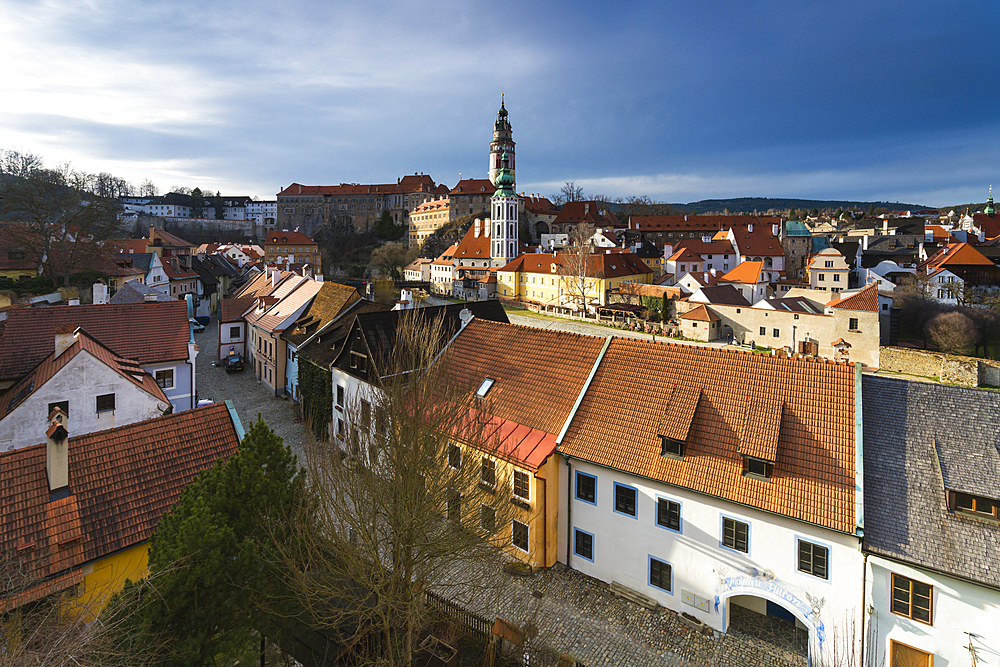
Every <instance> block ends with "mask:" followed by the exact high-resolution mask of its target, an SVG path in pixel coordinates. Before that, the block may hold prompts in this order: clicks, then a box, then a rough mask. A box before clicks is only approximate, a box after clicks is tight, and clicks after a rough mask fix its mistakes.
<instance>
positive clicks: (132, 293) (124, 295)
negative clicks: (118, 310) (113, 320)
mask: <svg viewBox="0 0 1000 667" xmlns="http://www.w3.org/2000/svg"><path fill="white" fill-rule="evenodd" d="M147 296H151V297H154V298H155V299H156V300H157V301H176V300H177V299H175V298H174V297H172V296H167V295H166V294H164V293H163V292H158V291H156V290H155V289H153V288H152V287H149V286H148V285H146V284H144V283H143V282H142V281H140V280H130V281H128V282H127V283H125V284H124V285H122V286H121V287H120V288H119V289H118V291H117V292H115V293H114V294H113V295H112V296H111V300H110V301H109V302H108V303H145V301H146V297H147Z"/></svg>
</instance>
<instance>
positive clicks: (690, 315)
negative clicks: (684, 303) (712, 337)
mask: <svg viewBox="0 0 1000 667" xmlns="http://www.w3.org/2000/svg"><path fill="white" fill-rule="evenodd" d="M681 319H682V320H695V321H697V322H718V321H719V320H720V319H721V318H720V317H719V316H718V315H716V314H715V313H713V312H712V311H710V310H709V309H708V308H707V307H705V306H704V305H701V306H698V307H697V308H692V309H691V310H689V311H687V312H686V313H684V314H683V315H681Z"/></svg>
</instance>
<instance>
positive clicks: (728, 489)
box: [559, 338, 857, 534]
mask: <svg viewBox="0 0 1000 667" xmlns="http://www.w3.org/2000/svg"><path fill="white" fill-rule="evenodd" d="M636 359H641V360H642V363H641V364H637V363H636ZM637 387H641V388H642V391H637V390H636V388H637ZM677 387H685V388H687V389H689V390H691V391H700V392H701V401H700V403H699V405H705V406H706V408H705V409H701V408H699V409H698V410H696V411H695V413H694V420H693V423H692V424H691V427H690V432H689V434H688V437H687V441H686V444H685V447H684V456H683V459H681V460H678V459H674V458H670V457H666V456H662V455H661V452H662V447H661V442H660V437H659V434H658V433H657V430H658V426H659V424H660V419H661V415H662V414H663V411H664V409H665V406H667V405H668V404H669V402H670V400H671V399H670V397H671V395H672V394H673V392H674V391H675V388H677ZM756 400H774V401H781V402H783V403H784V407H783V412H782V415H783V416H782V420H781V426H780V427H779V430H778V431H777V433H778V438H777V450H776V461H775V465H774V470H773V474H772V477H771V479H770V480H767V481H765V480H759V479H754V478H753V477H750V476H746V475H744V474H743V461H742V458H741V454H740V439H739V432H740V428H741V424H743V422H744V420H745V417H746V411H747V405H748V402H752V401H756ZM854 410H855V376H854V368H853V367H852V366H851V365H849V364H835V363H823V362H810V361H800V360H794V359H780V358H776V357H770V356H763V355H756V354H752V353H746V352H738V351H731V350H718V349H712V348H703V347H690V346H683V345H674V344H665V343H651V342H647V341H639V340H634V339H625V338H614V339H612V342H611V345H610V346H609V348H608V350H607V352H606V353H605V355H604V357H603V359H602V361H601V363H600V364H599V366H598V368H597V371H596V372H595V373H594V377H593V380H592V381H591V384H590V386H589V388H588V389H587V392H586V394H585V395H584V397H583V399H582V401H581V402H580V405H579V408H578V410H577V412H576V415H575V416H574V418H573V421H572V422H571V424H570V427H569V430H568V431H567V434H566V437H565V439H564V440H563V441H562V443H561V444H560V445H559V451H560V452H563V453H564V454H566V455H568V456H571V457H574V458H578V459H582V460H585V461H590V462H592V463H596V464H598V465H602V466H606V467H608V468H612V469H615V470H621V471H624V472H626V473H629V474H632V475H638V476H640V477H645V478H649V479H653V480H656V481H659V482H662V483H665V484H668V485H673V486H678V487H682V488H687V489H691V490H693V491H697V492H699V493H704V494H707V495H711V496H717V497H720V498H723V499H725V500H729V501H732V502H735V503H741V504H744V505H749V506H751V507H756V508H759V509H762V510H765V511H770V512H775V513H778V514H781V515H784V516H788V517H791V518H794V519H798V520H801V521H806V522H809V523H813V524H817V525H819V526H823V527H826V528H830V529H832V530H838V531H842V532H844V533H849V534H855V531H856V525H857V524H856V521H855V518H856V517H855V447H854V442H855V440H854ZM772 416H773V415H772ZM765 422H766V420H765ZM765 426H767V427H768V428H773V424H770V423H766V424H765ZM623 434H625V435H626V436H627V437H623Z"/></svg>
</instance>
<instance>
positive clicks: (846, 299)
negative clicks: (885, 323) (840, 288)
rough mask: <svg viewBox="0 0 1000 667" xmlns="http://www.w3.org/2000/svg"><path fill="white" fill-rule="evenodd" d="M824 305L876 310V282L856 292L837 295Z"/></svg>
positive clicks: (848, 308)
mask: <svg viewBox="0 0 1000 667" xmlns="http://www.w3.org/2000/svg"><path fill="white" fill-rule="evenodd" d="M826 305H828V306H830V307H831V308H846V309H847V310H868V311H875V312H877V311H878V283H872V284H871V285H869V286H868V287H866V288H864V289H863V290H861V291H860V292H857V293H856V294H852V295H850V296H843V297H838V298H836V299H834V300H833V301H830V302H829V303H827V304H826Z"/></svg>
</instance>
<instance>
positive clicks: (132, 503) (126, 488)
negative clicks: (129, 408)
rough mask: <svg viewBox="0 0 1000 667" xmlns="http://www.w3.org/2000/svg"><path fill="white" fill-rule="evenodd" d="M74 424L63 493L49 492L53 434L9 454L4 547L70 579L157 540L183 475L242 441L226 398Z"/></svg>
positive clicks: (1, 488) (39, 569)
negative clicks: (81, 431)
mask: <svg viewBox="0 0 1000 667" xmlns="http://www.w3.org/2000/svg"><path fill="white" fill-rule="evenodd" d="M72 427H73V423H72V420H71V421H70V423H69V430H70V436H69V490H70V493H71V495H69V496H68V497H66V498H63V499H61V500H51V499H50V495H49V486H48V478H47V476H46V472H45V451H46V445H45V444H44V443H42V444H39V445H33V446H31V447H25V448H23V449H18V450H14V451H12V452H9V453H4V454H0V553H11V552H15V551H18V552H20V554H21V556H22V557H23V558H25V559H26V561H27V562H30V563H31V564H33V565H34V569H33V571H32V572H31V575H32V576H33V577H34V578H38V579H41V578H44V577H58V578H59V580H60V581H62V583H63V584H64V585H67V586H68V585H71V584H72V583H73V582H74V581H77V580H78V579H79V577H78V576H77V574H75V573H76V572H79V569H78V568H80V567H81V566H82V565H83V564H85V563H88V562H93V561H95V560H98V559H100V558H103V557H106V556H109V555H111V554H113V553H115V552H118V551H121V550H122V549H127V548H130V547H133V546H136V545H138V544H141V543H143V542H145V541H146V540H148V539H149V537H150V535H151V534H152V532H153V528H154V527H155V526H156V522H157V521H158V520H159V518H160V516H161V515H162V514H163V513H164V512H165V511H167V510H168V509H169V508H170V506H171V505H173V503H174V502H175V501H176V500H177V496H178V495H179V494H180V491H181V489H182V488H183V487H184V485H186V484H187V483H188V482H190V481H191V480H192V479H193V478H194V476H195V475H196V474H197V473H198V472H200V471H202V470H204V469H206V468H209V467H211V466H212V465H214V464H215V462H216V461H217V460H218V459H220V458H227V457H229V456H230V455H232V454H233V453H234V452H235V451H236V449H237V447H238V445H239V437H238V435H237V429H236V426H235V425H234V423H233V419H232V417H231V416H230V412H229V409H228V408H227V407H226V405H225V404H224V403H216V404H214V405H209V406H206V407H203V408H197V409H195V410H186V411H184V412H179V413H176V414H172V415H168V416H166V417H158V418H156V419H151V420H148V421H144V422H138V423H135V424H129V425H128V426H121V427H119V428H114V429H110V430H107V431H99V432H97V433H88V434H86V435H81V436H74V435H73V433H72ZM51 588H52V586H51V585H49V586H46V585H44V584H43V585H40V586H39V587H37V588H32V589H30V590H29V591H28V592H27V593H26V595H24V596H22V598H21V599H20V600H19V601H20V602H27V601H28V600H29V599H38V598H39V597H41V596H42V595H45V594H46V593H48V592H52V591H51V590H49V589H51Z"/></svg>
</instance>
